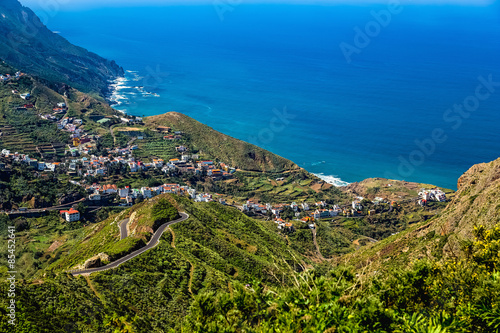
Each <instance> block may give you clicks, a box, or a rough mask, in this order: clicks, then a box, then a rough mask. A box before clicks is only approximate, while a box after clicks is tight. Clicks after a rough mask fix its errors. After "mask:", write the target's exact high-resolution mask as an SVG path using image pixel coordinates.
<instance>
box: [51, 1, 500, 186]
mask: <svg viewBox="0 0 500 333" xmlns="http://www.w3.org/2000/svg"><path fill="white" fill-rule="evenodd" d="M225 9H226V10H227V11H226V12H224V14H223V15H222V18H223V20H221V16H219V15H218V13H217V11H216V9H215V8H214V7H213V6H208V5H207V6H185V7H182V6H170V7H162V8H159V7H145V8H122V9H116V8H115V9H113V10H110V9H95V10H88V11H78V12H76V11H75V12H72V11H64V12H58V13H57V15H55V16H53V17H52V18H50V19H49V20H48V21H47V25H48V27H49V28H51V29H52V30H55V31H59V32H60V33H61V34H62V35H63V36H64V37H66V38H68V39H69V40H70V41H71V42H73V43H75V44H78V45H81V46H83V47H86V48H88V49H90V50H91V51H94V52H96V53H98V54H100V55H102V56H105V57H107V58H111V59H114V60H116V61H117V62H118V63H119V64H120V65H121V66H123V67H124V68H125V69H127V70H129V71H130V72H128V73H127V78H126V79H127V80H126V81H124V82H122V83H121V84H120V86H119V90H118V91H117V94H116V95H115V96H114V97H115V98H117V99H118V101H119V102H120V104H119V105H117V106H116V108H117V109H120V110H124V111H126V112H128V113H131V114H134V115H155V114H160V113H164V112H167V111H172V110H175V111H179V112H183V113H186V114H187V115H189V116H192V117H194V118H195V119H197V120H199V121H201V122H203V123H206V124H208V125H210V126H212V127H214V128H215V129H217V130H219V131H222V132H224V133H226V134H229V135H231V136H234V137H236V138H239V139H242V140H246V141H250V142H252V143H255V144H257V145H259V146H262V147H263V148H266V149H269V150H270V151H272V152H274V153H277V154H279V155H282V156H284V157H286V158H289V159H291V160H293V161H294V162H296V163H297V164H298V165H300V166H302V167H304V168H306V169H307V170H309V171H311V172H314V173H316V174H321V175H323V176H324V177H325V178H326V179H328V180H329V181H332V182H333V181H337V182H339V180H340V179H341V180H342V181H347V182H353V181H359V180H362V179H364V178H367V177H389V178H397V179H404V180H408V181H419V182H426V183H433V184H436V185H439V186H444V187H449V188H456V180H457V178H458V177H459V176H460V175H461V174H462V173H463V172H464V171H466V170H467V169H468V168H469V167H470V166H471V165H473V164H475V163H480V162H488V161H491V160H493V159H496V158H497V157H499V156H500V131H499V126H500V112H499V111H500V65H499V59H500V10H499V6H498V5H496V4H493V5H491V6H489V7H464V6H462V7H460V6H411V5H403V6H402V7H401V9H402V10H400V8H398V9H397V10H393V12H392V13H391V12H390V11H388V10H389V9H388V8H387V6H383V5H377V6H375V5H374V6H305V5H245V4H241V5H231V7H230V8H229V9H228V8H225ZM380 11H384V12H380ZM385 11H387V12H385ZM373 13H379V14H377V15H374V14H373ZM384 13H385V14H387V13H391V14H390V17H388V16H387V15H385V16H384ZM219 14H220V12H219ZM377 16H378V18H379V22H381V23H374V22H377V21H376V17H377ZM357 27H358V28H359V29H360V30H361V31H365V34H366V36H364V37H363V36H361V37H360V36H358V39H357V40H356V39H355V38H356V34H357V32H356V31H358V30H357ZM377 27H378V28H377ZM366 28H367V29H368V31H367V32H366ZM356 42H357V43H356ZM342 43H343V44H342ZM341 45H343V48H344V52H347V51H345V50H351V51H352V52H353V53H352V54H351V56H350V62H348V61H347V59H346V56H345V54H344V52H343V51H342V48H341ZM356 45H357V46H356ZM354 47H356V49H355V50H354V49H353V48H354ZM353 50H354V51H353ZM489 76H491V77H490V78H489ZM479 77H482V78H483V79H484V80H486V81H488V80H489V79H491V81H494V82H499V84H498V85H495V83H493V84H489V85H488V84H487V87H481V88H477V87H478V86H479V85H481V84H482V83H481V82H482V81H481V80H482V79H481V80H480V79H478V78H479ZM137 87H139V88H137ZM140 87H143V88H140ZM488 89H489V90H488ZM476 90H477V91H476ZM476 92H477V93H478V96H479V97H480V98H478V97H476ZM464 102H465V103H466V104H467V105H466V107H465V108H463V109H462V110H461V111H460V108H459V107H457V108H456V109H455V111H453V110H454V105H455V104H457V105H459V104H463V103H464ZM467 110H469V111H467Z"/></svg>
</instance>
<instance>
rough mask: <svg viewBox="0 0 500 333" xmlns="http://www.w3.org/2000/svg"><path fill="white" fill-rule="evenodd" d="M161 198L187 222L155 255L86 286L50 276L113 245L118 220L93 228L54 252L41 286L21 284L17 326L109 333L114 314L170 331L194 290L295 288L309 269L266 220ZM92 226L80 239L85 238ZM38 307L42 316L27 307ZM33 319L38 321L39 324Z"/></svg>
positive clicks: (143, 209)
mask: <svg viewBox="0 0 500 333" xmlns="http://www.w3.org/2000/svg"><path fill="white" fill-rule="evenodd" d="M165 197H168V198H170V200H175V202H176V203H177V206H178V207H179V209H181V210H184V211H186V212H187V213H189V214H190V218H189V219H188V220H186V221H184V222H182V223H179V224H176V225H173V226H172V227H171V230H167V231H166V232H165V233H164V235H163V236H162V238H161V242H160V244H159V245H158V246H157V247H156V248H154V249H153V250H151V251H148V252H146V253H144V254H143V255H141V256H139V257H137V258H135V259H133V260H131V261H129V262H127V263H125V264H123V265H121V266H120V267H119V268H117V269H115V270H112V271H107V272H103V273H99V274H93V275H92V276H91V277H90V281H91V282H90V284H89V283H88V282H87V281H86V280H85V278H84V277H77V278H73V277H70V276H66V274H58V276H57V277H54V275H53V272H57V271H58V270H60V269H62V268H65V267H67V266H68V264H71V263H73V262H74V259H76V258H77V257H78V258H79V257H81V255H80V254H79V253H86V255H88V256H90V255H94V254H97V253H99V252H102V251H104V250H107V249H109V248H110V247H109V245H107V244H115V245H116V244H118V243H119V241H118V240H117V232H116V231H117V227H116V223H115V224H112V222H113V221H115V220H117V218H116V217H112V218H110V219H109V220H107V221H105V222H103V223H102V224H100V225H96V226H94V227H93V228H98V229H100V231H98V232H96V233H95V234H94V235H92V238H90V240H89V241H87V242H83V243H82V242H77V243H76V244H72V248H71V249H68V248H67V247H66V248H65V246H64V245H63V246H61V247H60V248H59V249H58V250H57V251H61V253H60V255H59V256H57V255H56V256H57V257H60V259H59V260H58V261H56V262H55V263H54V264H53V265H52V266H51V268H52V269H47V270H44V271H42V272H40V273H43V274H44V277H43V283H42V284H39V283H34V284H25V285H24V286H22V287H21V286H20V287H19V289H20V290H19V298H18V299H19V300H20V301H21V302H22V304H23V307H22V308H21V309H19V317H18V318H21V320H20V321H21V322H22V324H21V327H22V325H27V323H28V322H31V323H36V325H35V326H36V328H35V327H32V328H31V330H30V332H38V331H39V329H41V327H46V329H49V328H48V327H50V329H49V330H50V331H51V332H59V331H64V330H68V329H70V330H72V331H74V330H76V329H77V327H79V328H80V329H84V328H85V329H87V330H90V331H99V332H111V331H112V329H114V328H115V326H114V325H115V324H116V323H115V324H113V325H109V326H110V327H108V328H105V324H106V322H107V321H109V320H112V318H113V316H114V314H118V315H119V316H120V317H123V318H122V320H123V321H124V325H125V324H128V325H131V327H134V328H135V329H134V331H136V332H145V331H160V330H163V331H167V329H168V328H172V327H174V326H175V325H178V324H179V323H180V322H181V320H182V318H183V317H184V316H185V315H186V314H187V311H188V307H189V304H190V303H191V302H192V300H193V297H194V296H195V295H197V294H199V293H202V292H211V291H217V290H227V291H230V290H231V288H232V287H231V285H232V284H233V283H234V282H236V281H239V282H240V283H243V284H245V283H250V284H252V283H253V281H254V280H255V279H258V280H261V281H263V282H264V283H265V284H266V285H281V286H286V285H290V284H291V283H293V276H294V272H296V271H301V270H303V269H304V267H305V266H308V264H307V263H306V262H304V260H303V258H302V257H301V256H300V255H299V254H298V253H297V252H296V251H294V250H292V249H291V248H290V247H289V246H288V245H287V243H286V240H285V239H284V238H283V237H281V236H279V235H278V234H277V233H276V232H275V227H274V225H273V224H271V223H262V222H259V221H256V220H253V219H251V218H248V217H246V216H245V215H243V214H241V213H240V212H239V211H237V210H235V209H233V208H229V207H224V206H222V205H220V204H217V203H192V202H191V201H189V200H187V199H185V198H177V197H173V196H168V195H167V196H165ZM151 206H152V202H146V203H144V204H142V205H139V206H136V207H132V208H131V211H136V212H137V214H136V215H137V216H138V219H140V216H141V215H145V214H146V213H147V209H149V208H150V207H151ZM129 213H131V212H125V213H124V214H123V216H125V215H127V214H129ZM123 216H120V217H118V220H119V219H121V218H122V217H123ZM141 225H144V224H142V223H139V224H138V227H140V226H141ZM93 228H91V229H93ZM91 229H88V230H87V232H86V234H85V235H80V236H79V237H83V238H85V237H86V236H89V235H88V232H89V231H90V230H91ZM111 229H113V230H111ZM68 250H69V251H68ZM57 251H56V252H57ZM66 252H67V253H66ZM39 275H41V274H39ZM70 286H71V287H70ZM92 288H93V289H92ZM35 308H38V309H39V311H31V310H30V309H35ZM37 318H41V319H40V320H39V321H38V322H37V320H38V319H37ZM47 318H51V320H47ZM64 327H65V328H64Z"/></svg>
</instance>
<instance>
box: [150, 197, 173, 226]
mask: <svg viewBox="0 0 500 333" xmlns="http://www.w3.org/2000/svg"><path fill="white" fill-rule="evenodd" d="M151 215H152V217H153V222H154V228H155V229H156V228H158V227H159V226H160V225H162V224H163V223H166V222H170V221H173V220H175V219H176V218H178V217H179V212H178V211H177V209H176V208H175V207H174V206H173V205H172V204H171V203H170V202H168V200H167V199H165V198H161V199H160V200H159V201H158V202H157V203H156V204H155V205H154V206H153V209H152V212H151Z"/></svg>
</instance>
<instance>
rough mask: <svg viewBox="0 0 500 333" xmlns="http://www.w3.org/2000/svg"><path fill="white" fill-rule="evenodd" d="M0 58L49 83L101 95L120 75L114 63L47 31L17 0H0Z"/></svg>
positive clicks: (118, 68) (121, 71)
mask: <svg viewBox="0 0 500 333" xmlns="http://www.w3.org/2000/svg"><path fill="white" fill-rule="evenodd" d="M0 59H3V60H4V61H6V62H7V63H9V64H11V65H12V66H14V67H17V68H20V69H21V70H22V71H25V72H27V73H30V74H33V75H36V76H39V77H41V78H43V79H45V80H48V81H50V82H53V83H66V84H69V85H71V86H73V87H75V88H77V89H80V90H82V91H85V92H90V91H95V92H99V93H100V94H101V95H103V94H105V93H106V91H107V86H108V81H109V80H110V79H112V78H114V77H117V76H120V75H123V69H122V68H121V67H120V66H118V65H117V64H116V63H115V62H114V61H110V60H106V59H104V58H102V57H100V56H98V55H97V54H94V53H92V52H89V51H87V50H85V49H84V48H81V47H78V46H75V45H73V44H71V43H70V42H68V41H67V40H66V39H65V38H63V37H61V36H60V35H58V34H56V33H53V32H52V31H50V30H49V29H48V28H47V27H46V26H45V25H43V23H42V22H41V21H40V19H39V18H38V17H37V16H36V14H35V13H34V12H33V11H32V10H31V9H29V8H27V7H24V6H22V5H21V4H20V3H19V1H18V0H2V1H0Z"/></svg>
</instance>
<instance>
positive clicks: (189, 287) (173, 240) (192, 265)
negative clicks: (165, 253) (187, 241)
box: [168, 228, 194, 297]
mask: <svg viewBox="0 0 500 333" xmlns="http://www.w3.org/2000/svg"><path fill="white" fill-rule="evenodd" d="M168 230H169V231H170V233H171V234H172V243H170V245H171V246H172V247H173V248H174V249H175V250H176V251H177V253H179V254H180V255H181V256H182V257H183V258H184V259H186V261H187V262H188V263H189V264H190V265H191V268H190V269H189V282H188V291H189V293H190V294H191V295H192V296H193V297H194V294H193V290H192V289H191V286H192V285H193V275H194V264H193V263H192V262H191V261H190V260H189V259H188V258H187V257H186V256H185V255H184V254H183V253H182V252H181V251H179V250H178V249H176V248H175V232H174V231H173V230H172V228H168Z"/></svg>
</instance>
